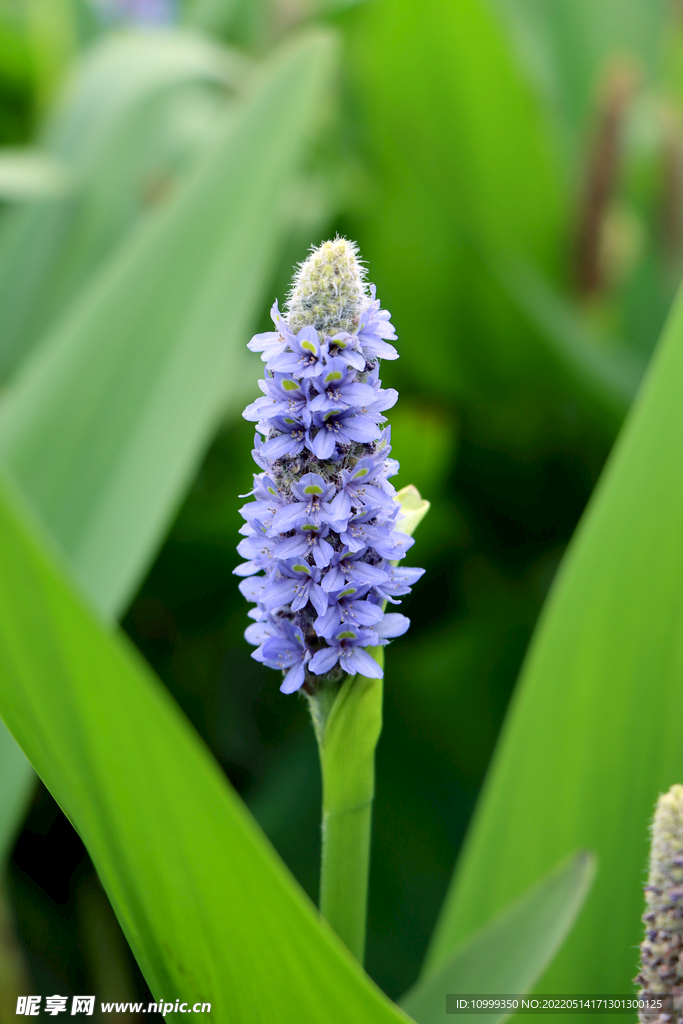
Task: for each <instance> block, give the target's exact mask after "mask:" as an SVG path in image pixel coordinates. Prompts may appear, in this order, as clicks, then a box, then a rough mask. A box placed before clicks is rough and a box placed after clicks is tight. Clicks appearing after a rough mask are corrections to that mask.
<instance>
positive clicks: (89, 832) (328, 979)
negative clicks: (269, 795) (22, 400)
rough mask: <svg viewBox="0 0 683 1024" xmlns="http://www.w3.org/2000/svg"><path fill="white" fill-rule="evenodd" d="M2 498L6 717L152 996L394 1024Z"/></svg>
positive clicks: (170, 710)
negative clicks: (88, 863)
mask: <svg viewBox="0 0 683 1024" xmlns="http://www.w3.org/2000/svg"><path fill="white" fill-rule="evenodd" d="M8 494H9V491H7V490H5V489H2V490H0V559H1V560H2V564H3V572H2V574H1V575H0V713H1V714H2V716H3V718H4V720H5V721H6V722H7V723H8V725H9V727H10V728H11V729H12V731H13V733H14V736H15V737H16V739H17V740H18V742H19V743H20V744H21V745H22V747H23V748H24V750H25V751H26V753H27V754H28V756H29V757H30V759H31V761H32V763H33V765H34V767H35V768H36V770H37V771H38V773H39V775H40V776H41V778H42V779H43V781H44V782H45V784H46V785H47V787H48V788H49V789H50V791H51V792H52V793H53V795H54V797H55V799H56V800H57V801H58V803H59V804H60V806H61V807H62V808H63V809H64V811H65V813H66V814H67V816H68V817H69V819H70V820H71V821H72V822H73V824H74V826H75V827H76V829H77V830H78V832H79V834H80V835H81V837H82V839H83V841H84V843H85V845H86V847H87V849H88V851H89V853H90V855H91V856H92V859H93V862H94V864H95V867H96V869H97V872H98V875H99V877H100V879H101V880H102V883H103V885H104V887H105V889H106V891H107V894H108V896H109V898H110V900H111V902H112V906H113V907H114V909H115V911H116V914H117V916H118V918H119V921H120V922H121V925H122V927H123V930H124V932H125V934H126V937H127V939H128V941H129V943H130V945H131V948H132V950H133V952H134V954H135V956H136V958H137V960H138V963H139V964H140V967H141V969H142V971H143V973H144V975H145V978H146V980H147V982H148V983H149V985H150V988H151V989H152V992H153V993H154V995H155V996H156V997H157V998H164V999H167V1000H170V999H171V998H172V999H173V1000H175V999H176V998H181V999H183V1000H187V1001H188V1002H189V1003H190V1004H192V1003H194V1002H197V1001H198V1002H209V1003H211V1005H212V1019H213V1020H216V1021H220V1022H226V1024H227V1022H230V1024H254V1022H256V1021H262V1022H264V1024H265V1022H266V1021H267V1022H269V1024H291V1022H292V1021H294V1020H296V1021H297V1022H301V1024H328V1022H329V1021H330V1020H334V1021H335V1024H344V1022H348V1024H399V1022H400V1021H401V1020H404V1021H405V1020H407V1018H406V1017H405V1016H404V1015H403V1014H402V1012H401V1011H400V1010H398V1008H397V1007H395V1006H393V1004H391V1003H390V1002H389V1000H388V999H386V997H385V996H383V995H382V993H381V992H380V991H379V989H377V988H376V987H375V986H374V985H373V984H372V982H370V981H369V979H367V978H366V977H365V976H364V975H363V972H362V971H361V969H360V967H359V966H358V965H357V964H356V963H355V962H354V961H353V959H352V958H351V957H350V955H349V954H348V953H347V952H346V951H345V949H344V948H343V946H342V944H341V943H340V942H339V941H338V940H337V939H336V937H335V936H334V935H333V933H332V932H331V930H330V929H329V928H327V927H326V926H325V924H324V922H322V921H321V920H320V918H319V916H318V914H317V912H316V910H315V908H314V907H313V906H312V904H310V902H309V901H308V900H307V898H306V897H305V896H304V895H303V894H302V892H301V890H300V889H299V888H298V886H297V885H296V883H295V882H294V881H293V879H292V878H291V876H290V875H289V874H288V872H287V870H286V869H285V867H284V865H283V864H282V862H281V861H280V860H279V859H278V857H277V856H276V855H275V853H274V852H273V850H272V848H271V847H270V845H269V844H268V842H267V840H266V839H265V837H264V836H263V834H262V833H261V831H260V830H259V829H258V826H257V825H256V824H255V822H254V821H253V819H252V818H251V816H250V815H249V814H248V812H247V811H246V809H245V808H244V806H243V804H242V803H241V801H240V800H239V799H238V797H237V796H236V795H235V794H234V792H233V790H232V789H231V787H230V786H229V784H228V783H227V782H226V780H225V778H224V777H223V775H222V773H221V772H220V771H219V769H218V767H217V765H216V764H215V762H214V761H213V759H212V758H211V756H210V755H209V753H208V752H207V750H206V748H205V747H204V746H203V744H202V743H201V741H200V740H199V739H198V738H197V736H196V734H195V733H194V731H193V730H192V728H191V727H190V726H189V725H188V723H187V721H186V720H185V718H184V717H183V716H182V714H181V713H180V712H179V710H178V708H177V706H176V705H175V703H174V702H173V700H172V699H171V698H170V697H169V695H168V693H167V691H166V690H165V689H164V687H163V686H162V685H161V684H160V683H159V682H158V681H157V680H156V679H155V678H154V677H153V676H152V675H151V673H150V672H149V670H148V669H147V667H146V666H145V664H144V662H143V661H142V659H141V658H140V656H139V655H138V654H137V652H136V651H135V650H134V648H132V646H131V645H130V644H129V643H128V642H127V641H126V640H125V639H124V638H123V637H122V636H114V635H112V634H111V633H110V632H109V631H108V629H107V628H104V627H103V626H102V625H100V624H99V623H98V622H97V621H96V620H95V618H94V617H93V615H92V613H91V612H90V611H89V610H88V608H87V606H86V605H85V604H84V602H83V601H82V600H81V599H79V598H78V597H76V596H75V595H74V593H73V592H72V591H71V590H70V588H69V586H68V585H67V584H66V583H65V581H64V577H63V575H62V573H61V572H60V570H59V568H58V567H57V564H56V561H55V560H54V559H53V558H52V557H50V556H49V555H48V554H47V553H46V550H45V549H44V548H42V547H41V546H40V544H39V542H38V541H37V539H36V536H37V533H34V532H33V531H32V530H31V529H30V528H29V526H28V525H27V524H28V523H29V522H30V521H31V519H32V517H31V516H29V514H28V513H27V512H25V513H24V515H23V518H19V516H18V515H17V512H16V511H15V510H14V509H13V502H12V499H10V498H9V497H8Z"/></svg>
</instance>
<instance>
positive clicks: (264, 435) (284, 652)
mask: <svg viewBox="0 0 683 1024" xmlns="http://www.w3.org/2000/svg"><path fill="white" fill-rule="evenodd" d="M271 316H272V319H273V324H274V327H275V330H274V331H269V332H266V333H265V334H257V335H255V336H254V337H253V338H252V339H251V341H250V342H249V346H248V347H249V348H250V350H251V351H252V352H260V353H261V358H262V359H263V361H264V363H265V364H266V365H265V376H264V378H263V379H262V380H261V381H260V382H259V387H260V389H261V391H262V392H263V394H262V397H260V398H257V399H256V401H254V402H252V403H251V404H250V405H249V406H247V408H246V409H245V411H244V417H245V419H247V420H251V421H252V422H254V423H256V430H257V434H256V440H255V442H254V451H253V456H254V461H255V462H256V463H257V465H258V466H259V467H260V468H261V470H262V472H260V473H256V474H255V475H254V487H253V490H252V491H251V492H250V496H251V500H250V501H248V502H247V504H246V505H244V507H243V508H242V509H241V515H242V516H243V518H244V519H245V525H244V526H243V527H242V528H241V530H240V533H241V534H242V538H243V539H242V540H241V541H240V543H239V545H238V551H239V553H240V555H241V556H242V557H243V558H244V559H245V561H244V562H243V563H242V564H241V565H239V566H238V567H237V568H236V569H235V573H236V574H237V575H238V576H242V577H243V579H242V580H241V582H240V584H239V586H240V590H241V591H242V593H243V594H244V596H245V597H246V598H247V600H249V601H252V602H254V603H255V608H253V609H252V610H251V611H250V612H249V615H250V617H251V618H252V619H253V620H254V621H253V622H252V624H251V625H250V626H249V627H248V628H247V631H246V633H245V637H246V639H247V640H248V641H249V642H250V643H252V644H254V645H256V646H257V649H256V650H255V651H254V652H253V654H252V657H253V658H255V659H256V660H257V661H260V662H262V663H263V664H264V665H268V666H269V667H271V668H276V669H280V670H281V671H282V672H284V673H285V676H284V681H283V683H282V686H281V687H280V689H281V690H282V691H283V693H293V692H294V691H295V690H299V689H301V688H302V687H304V689H305V690H306V691H307V692H308V693H309V694H313V693H315V691H316V688H319V687H320V686H323V685H326V683H325V680H329V681H331V682H334V683H335V684H336V683H338V682H340V680H341V679H342V678H343V674H344V673H346V674H350V675H355V674H360V675H363V676H366V677H368V678H373V679H381V677H382V669H381V668H380V667H379V665H378V664H377V662H376V661H375V660H374V658H373V657H372V656H371V655H370V654H369V653H368V651H367V648H368V647H379V646H383V645H384V644H387V643H388V642H389V641H390V640H391V639H393V638H394V637H397V636H401V635H402V634H403V633H405V631H406V630H407V629H408V626H409V624H410V623H409V620H408V619H407V618H406V617H405V615H400V614H398V613H396V612H390V613H385V611H384V608H385V606H386V604H387V602H389V603H390V604H398V603H399V598H400V597H403V596H404V595H405V594H407V593H409V592H410V587H411V584H412V583H414V582H415V581H416V580H417V579H419V577H420V576H421V575H422V571H423V570H421V569H412V568H406V567H399V566H397V565H396V563H397V562H398V561H399V560H400V559H401V558H403V557H404V555H405V553H406V551H407V550H408V548H409V547H410V546H411V545H412V543H413V541H412V538H411V537H409V536H407V535H406V534H404V533H402V532H401V530H400V528H398V527H397V523H398V521H399V518H400V517H399V511H400V507H399V504H398V502H397V500H396V491H395V489H394V487H393V485H392V484H391V482H390V477H392V476H394V475H395V474H396V473H397V472H398V463H397V462H396V460H395V459H392V458H389V453H390V452H391V445H390V437H391V435H390V429H389V427H388V426H387V425H386V418H385V416H384V413H385V412H386V411H387V410H388V409H390V408H391V407H392V406H393V405H394V403H395V402H396V399H397V397H398V395H397V393H396V391H394V390H393V389H391V388H388V389H383V388H382V383H381V381H380V379H379V360H380V359H396V358H397V357H398V352H397V351H396V349H395V348H394V346H393V345H391V344H389V342H390V341H395V340H396V332H395V331H394V328H393V326H392V324H391V322H390V317H389V314H388V313H387V312H386V310H383V309H381V308H380V304H379V300H378V299H377V298H376V296H375V289H374V286H370V287H368V286H367V285H366V283H365V280H364V271H363V268H362V267H361V265H360V263H359V261H358V258H357V252H356V247H355V246H354V245H353V244H352V243H350V242H347V241H346V240H345V239H343V238H337V239H335V240H334V241H332V242H325V243H324V244H323V245H322V246H320V247H319V248H318V249H314V250H313V251H312V253H311V255H310V257H309V258H308V259H307V260H306V261H305V262H304V263H302V264H301V266H300V268H299V270H298V273H297V277H296V279H295V282H294V287H293V289H292V292H291V294H290V297H289V299H288V303H287V311H286V314H282V313H280V310H279V308H278V305H277V302H276V303H275V304H274V306H273V308H272V311H271Z"/></svg>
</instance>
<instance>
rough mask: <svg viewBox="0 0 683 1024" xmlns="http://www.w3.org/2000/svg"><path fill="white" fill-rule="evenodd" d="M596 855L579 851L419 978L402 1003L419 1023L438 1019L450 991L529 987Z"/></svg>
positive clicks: (560, 935) (557, 941)
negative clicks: (439, 965) (435, 969)
mask: <svg viewBox="0 0 683 1024" xmlns="http://www.w3.org/2000/svg"><path fill="white" fill-rule="evenodd" d="M594 874H595V858H594V857H593V856H592V855H591V854H590V853H585V852H581V853H578V854H576V855H575V856H574V857H572V858H570V860H569V861H568V862H567V863H564V864H561V865H560V866H559V867H558V868H556V869H555V870H554V871H553V872H552V873H551V874H550V875H549V876H548V877H547V878H544V879H543V880H542V881H540V882H538V883H537V884H536V885H534V886H533V887H532V888H531V889H530V890H529V891H528V892H525V893H524V895H523V896H522V897H521V898H520V899H519V900H517V901H516V902H515V903H514V904H513V905H512V906H510V907H507V908H506V909H505V910H504V911H503V912H502V913H501V914H499V915H498V917H496V918H494V920H493V921H491V922H490V923H489V924H487V925H484V927H483V928H481V929H480V930H479V931H478V932H477V934H476V935H474V936H472V937H471V938H470V939H468V940H466V941H465V942H464V943H463V945H462V946H461V947H460V948H459V949H458V950H457V951H456V952H455V953H454V954H453V955H452V957H451V958H450V960H448V961H447V962H446V963H445V964H444V966H443V967H442V968H441V970H440V971H437V972H435V973H431V974H429V975H428V976H427V977H426V978H425V979H424V980H422V981H420V982H418V984H417V985H415V987H414V988H412V989H411V990H410V992H408V993H407V994H406V995H405V996H404V997H403V998H402V999H401V1006H403V1008H404V1009H405V1010H407V1011H408V1013H409V1014H410V1015H411V1017H414V1018H415V1020H416V1021H417V1022H418V1024H436V1022H437V1021H442V1020H443V1016H444V1010H445V1005H446V995H447V994H449V993H453V994H457V993H460V994H461V995H465V994H468V993H469V994H471V995H506V994H510V995H513V994H523V993H525V992H528V991H529V990H530V989H531V988H532V986H533V985H534V983H535V982H536V981H537V979H538V978H539V976H540V975H541V974H542V973H543V971H544V970H545V968H546V967H547V966H548V964H549V963H550V962H551V961H552V959H553V957H554V955H555V953H556V952H557V950H558V949H559V948H560V946H561V945H562V943H563V942H564V939H565V938H566V936H567V934H568V932H569V930H570V928H571V927H572V925H573V924H574V921H575V920H576V917H577V915H578V913H579V911H580V910H581V907H582V906H583V902H584V900H585V898H586V895H587V894H588V890H589V889H590V886H591V883H592V881H593V875H594ZM458 1016H459V1019H460V1020H462V1021H463V1024H467V1022H470V1021H472V1022H474V1024H496V1022H497V1021H501V1020H505V1019H506V1017H508V1016H509V1014H506V1013H491V1014H484V1015H483V1016H482V1015H481V1014H477V1015H476V1016H475V1015H469V1014H459V1015H458Z"/></svg>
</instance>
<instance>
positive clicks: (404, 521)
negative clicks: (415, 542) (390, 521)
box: [396, 484, 430, 537]
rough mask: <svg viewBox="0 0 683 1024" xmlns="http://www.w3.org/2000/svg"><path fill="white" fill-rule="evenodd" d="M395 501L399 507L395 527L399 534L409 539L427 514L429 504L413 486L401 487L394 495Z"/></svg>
mask: <svg viewBox="0 0 683 1024" xmlns="http://www.w3.org/2000/svg"><path fill="white" fill-rule="evenodd" d="M396 500H397V501H398V503H399V505H400V506H401V515H400V516H399V519H398V523H397V526H398V528H399V530H400V531H401V533H407V534H408V536H409V537H412V535H413V533H414V532H415V530H416V529H417V527H418V526H419V525H420V523H421V522H422V520H423V519H424V517H425V516H426V515H427V513H428V512H429V509H430V503H429V502H428V501H426V500H425V499H424V498H423V497H422V495H421V494H420V492H419V491H418V489H417V487H415V486H414V485H413V484H408V486H407V487H402V488H401V490H400V491H398V493H397V495H396Z"/></svg>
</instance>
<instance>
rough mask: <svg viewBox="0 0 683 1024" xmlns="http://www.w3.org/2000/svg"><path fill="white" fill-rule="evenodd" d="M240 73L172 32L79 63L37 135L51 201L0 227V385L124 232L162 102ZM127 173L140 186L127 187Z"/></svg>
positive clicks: (103, 50)
mask: <svg viewBox="0 0 683 1024" xmlns="http://www.w3.org/2000/svg"><path fill="white" fill-rule="evenodd" d="M244 70H245V62H244V60H242V59H240V58H239V56H238V55H237V54H235V53H234V52H232V51H229V50H227V49H226V48H224V47H221V46H218V45H216V44H215V43H211V42H210V41H209V40H208V39H202V38H201V37H199V36H196V35H194V34H192V33H190V32H180V31H177V30H169V31H163V32H161V31H160V32H155V33H144V32H138V33H135V32H125V33H115V34H114V35H113V36H110V37H108V38H105V39H104V40H103V41H102V42H101V43H100V44H99V45H97V46H95V47H93V48H92V49H91V50H90V51H89V52H88V54H87V55H86V56H85V57H84V58H83V59H82V60H81V61H79V63H78V64H77V65H76V67H75V70H74V72H73V74H72V76H71V78H70V81H69V84H68V86H67V87H66V88H65V90H64V92H63V94H62V95H61V97H60V100H59V102H58V103H57V104H56V106H55V109H54V110H53V111H52V112H51V114H50V116H49V117H48V118H47V120H46V124H45V126H44V128H43V130H42V132H41V145H42V147H43V150H44V157H45V158H46V159H47V158H49V157H51V158H52V159H53V160H54V161H57V165H56V168H54V169H53V171H52V174H51V178H52V185H53V192H54V201H53V202H52V203H51V204H50V206H49V207H46V205H45V203H26V204H23V205H22V206H21V207H20V208H17V209H13V210H7V211H5V212H4V214H3V217H2V219H1V220H0V318H1V319H2V324H3V331H2V336H1V337H0V375H2V377H3V378H6V377H8V376H9V375H10V374H11V372H12V371H13V370H14V369H15V367H16V366H17V365H19V363H20V362H21V360H22V359H24V358H25V356H26V354H27V353H28V352H29V351H30V350H31V349H32V348H33V347H34V346H35V345H36V344H38V343H39V341H40V340H41V338H42V336H43V335H44V333H45V330H46V329H47V325H49V324H51V323H52V322H53V321H54V318H55V316H56V315H57V313H61V312H62V310H63V308H64V307H65V306H66V305H67V304H68V302H69V301H70V300H71V298H72V297H73V294H74V293H75V292H76V291H77V290H78V288H79V287H80V286H81V285H82V283H83V280H84V279H85V278H86V277H88V276H91V275H92V274H93V272H95V271H96V270H97V268H98V265H99V263H100V262H101V259H102V254H103V250H105V249H106V248H107V247H108V246H111V245H112V244H113V243H114V242H117V241H118V240H119V238H120V237H121V236H122V235H123V234H125V232H126V230H127V229H128V228H129V226H130V222H131V219H132V218H134V217H135V215H136V210H137V208H138V207H139V206H140V197H139V195H138V192H139V191H140V190H141V189H142V183H141V181H140V180H139V179H140V177H141V172H140V166H139V165H140V163H142V164H143V165H144V161H145V158H147V161H148V162H149V145H150V143H149V142H148V137H149V136H150V135H152V137H153V138H154V133H153V131H152V130H151V129H152V124H151V123H150V119H151V118H152V117H153V116H154V117H156V119H157V120H160V119H161V118H160V114H161V111H160V108H159V101H160V99H161V97H165V98H166V102H167V103H168V102H169V101H170V97H172V96H173V95H177V92H178V89H179V88H180V87H182V86H187V85H188V84H195V85H196V84H197V83H198V82H205V83H206V82H212V83H214V84H215V85H220V86H223V87H229V86H235V84H236V83H237V82H239V81H241V79H242V78H243V77H244ZM150 108H151V109H150ZM136 136H137V137H136ZM131 165H132V167H131ZM59 167H62V177H63V176H64V172H66V178H67V181H68V183H69V184H70V185H71V191H70V194H68V195H61V194H60V195H58V194H57V192H56V191H55V189H56V186H57V185H58V184H59V177H60V176H59V171H58V169H59ZM133 169H135V170H136V171H137V179H138V180H134V181H133V180H131V178H133V177H134V175H133ZM55 171H56V172H57V173H55ZM147 171H148V173H149V167H148V168H147ZM33 177H34V181H35V178H36V173H35V169H34V175H33ZM43 178H45V173H43ZM65 183H66V182H65ZM0 184H2V175H0ZM134 186H137V190H136V188H135V187H134ZM62 192H64V189H63V188H62ZM58 199H59V200H60V201H57V200H58ZM112 222H113V223H112Z"/></svg>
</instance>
